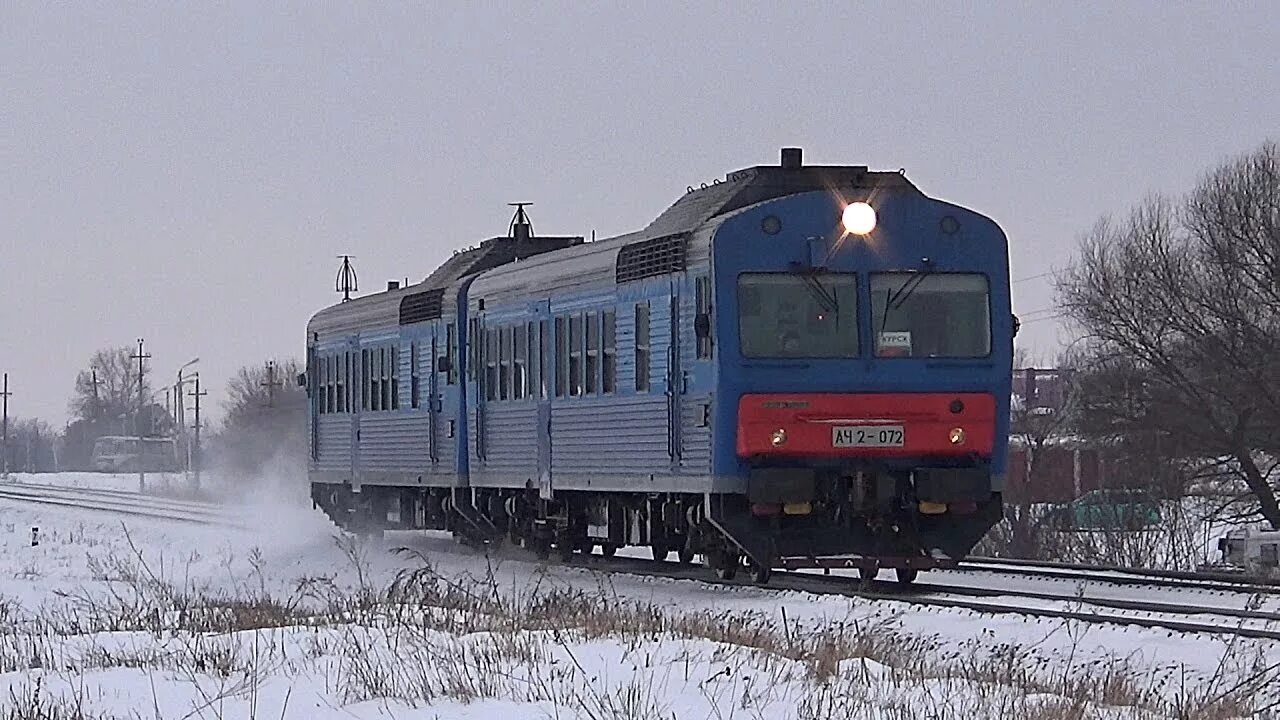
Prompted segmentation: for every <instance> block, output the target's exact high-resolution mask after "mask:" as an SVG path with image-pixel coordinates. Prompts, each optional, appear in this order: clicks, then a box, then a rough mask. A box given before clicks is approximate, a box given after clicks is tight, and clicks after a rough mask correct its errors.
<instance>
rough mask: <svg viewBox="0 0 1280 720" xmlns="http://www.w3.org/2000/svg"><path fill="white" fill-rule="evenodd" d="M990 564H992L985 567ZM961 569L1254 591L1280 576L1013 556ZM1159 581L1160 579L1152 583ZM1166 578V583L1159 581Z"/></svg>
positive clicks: (1272, 588)
mask: <svg viewBox="0 0 1280 720" xmlns="http://www.w3.org/2000/svg"><path fill="white" fill-rule="evenodd" d="M984 566H990V567H984ZM960 567H961V568H968V569H974V570H996V571H997V572H1010V573H1016V574H1023V575H1034V574H1038V573H1043V574H1044V575H1046V576H1057V577H1074V576H1081V575H1083V576H1088V577H1090V579H1094V577H1095V576H1096V578H1097V579H1098V580H1101V581H1105V580H1110V579H1112V578H1109V577H1106V576H1104V575H1102V574H1103V573H1114V574H1115V578H1117V579H1118V580H1119V583H1118V584H1134V583H1133V582H1132V581H1133V580H1135V579H1138V578H1142V579H1145V580H1144V581H1145V582H1146V583H1147V584H1151V585H1160V586H1164V587H1178V588H1183V587H1204V588H1207V589H1215V590H1216V589H1224V590H1231V591H1233V592H1240V591H1241V587H1245V588H1248V589H1249V590H1250V591H1252V592H1261V593H1280V579H1276V578H1258V577H1244V576H1242V575H1233V574H1231V573H1224V572H1215V573H1205V572H1190V571H1187V570H1154V569H1148V568H1129V567H1122V566H1120V565H1086V564H1083V563H1064V562H1053V561H1050V560H1015V559H1012V558H990V557H970V558H967V559H965V560H964V561H962V562H961V563H960ZM1153 581H1157V582H1153ZM1159 581H1164V582H1159Z"/></svg>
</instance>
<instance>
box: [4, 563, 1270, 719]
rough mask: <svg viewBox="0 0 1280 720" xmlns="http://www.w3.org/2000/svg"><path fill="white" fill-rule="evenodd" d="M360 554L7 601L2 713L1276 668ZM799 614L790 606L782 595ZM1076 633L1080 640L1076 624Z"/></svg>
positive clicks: (933, 698) (1201, 708)
mask: <svg viewBox="0 0 1280 720" xmlns="http://www.w3.org/2000/svg"><path fill="white" fill-rule="evenodd" d="M338 542H339V544H340V545H341V547H342V550H343V552H344V554H345V556H346V558H347V562H348V565H349V567H348V568H347V569H346V571H345V572H344V573H343V577H344V578H352V577H353V578H355V582H354V584H347V585H343V584H340V583H339V582H337V581H336V578H337V575H336V574H335V575H328V576H313V577H306V578H302V579H301V580H299V581H298V582H297V583H296V584H295V585H294V586H293V588H292V590H291V591H289V592H285V593H281V592H279V591H272V590H271V587H272V584H271V583H269V582H268V579H269V578H268V573H269V570H268V569H267V568H266V567H265V566H264V563H263V561H262V560H261V558H260V557H257V556H255V555H253V554H251V555H250V557H249V558H248V560H249V566H250V567H251V568H252V571H251V572H250V573H249V574H248V576H246V577H242V578H239V579H237V581H236V582H235V583H232V584H229V585H228V584H225V583H224V584H221V585H217V586H214V585H211V584H207V583H202V582H197V581H193V580H190V579H179V578H182V577H183V573H181V569H180V568H174V567H157V566H156V565H154V564H153V562H152V561H149V560H148V559H147V557H146V556H145V553H143V552H141V551H139V550H138V549H137V548H135V547H134V546H133V545H132V543H130V546H129V547H130V548H131V552H130V553H129V554H108V555H105V556H98V557H97V558H96V559H95V560H94V561H93V562H92V564H91V570H92V572H93V574H94V577H95V578H97V579H99V580H100V582H97V583H95V584H93V585H86V586H85V587H83V588H81V589H77V590H75V591H71V592H63V593H61V597H60V602H56V603H49V604H47V605H45V606H44V607H42V608H40V609H39V610H38V611H35V612H24V611H22V610H21V609H20V608H17V607H15V606H14V605H13V604H12V603H8V604H4V603H0V707H4V710H3V711H0V720H10V719H13V720H17V719H19V718H21V719H23V720H27V719H35V718H40V719H41V720H60V719H62V718H85V719H90V718H93V719H97V718H148V719H150V718H156V719H159V718H175V719H176V718H227V719H230V718H329V717H332V718H373V717H396V718H424V719H425V718H436V717H439V718H451V717H471V718H491V717H503V718H514V717H544V718H589V719H591V720H621V719H623V718H716V719H724V718H770V719H773V718H798V719H799V718H814V719H817V718H836V717H839V718H850V719H858V718H867V719H872V718H874V719H876V720H881V719H884V720H898V719H902V720H905V719H907V718H936V719H938V720H945V719H949V718H956V719H964V720H970V719H972V718H985V717H1016V718H1018V720H1050V719H1055V720H1056V719H1059V718H1135V719H1136V718H1144V719H1145V718H1156V717H1175V718H1188V719H1189V718H1208V719H1214V718H1234V717H1246V716H1249V715H1250V714H1251V713H1254V712H1256V711H1259V710H1261V709H1263V708H1265V707H1267V706H1268V705H1269V704H1270V703H1271V702H1273V697H1274V692H1273V691H1272V690H1271V683H1272V681H1273V680H1274V679H1275V674H1276V673H1275V668H1273V667H1268V666H1266V665H1265V664H1263V662H1262V658H1261V656H1254V657H1244V656H1243V655H1244V653H1243V652H1241V653H1230V652H1228V653H1226V654H1224V660H1223V662H1222V663H1221V666H1220V671H1219V674H1218V676H1217V677H1214V678H1208V679H1206V678H1197V679H1196V680H1194V681H1192V680H1190V679H1189V678H1187V677H1185V676H1183V675H1181V674H1180V673H1178V672H1176V669H1172V668H1164V669H1161V670H1151V669H1147V668H1143V667H1136V666H1131V665H1130V664H1129V663H1126V662H1124V661H1122V660H1118V659H1117V660H1111V661H1106V662H1103V661H1097V660H1090V661H1088V662H1079V663H1076V662H1070V661H1068V662H1065V663H1059V664H1048V663H1045V662H1044V660H1043V658H1042V657H1040V656H1039V655H1037V654H1036V653H1035V652H1034V647H1031V646H1029V645H1027V644H1024V643H1007V644H994V643H976V642H975V643H972V644H966V645H963V646H958V645H955V644H944V643H941V642H940V641H939V640H938V639H937V638H934V637H929V636H922V635H913V634H910V633H906V632H904V631H902V630H901V629H899V628H898V627H897V626H896V625H895V624H894V623H892V622H889V621H887V620H885V621H878V622H866V621H855V620H850V621H847V622H840V621H830V620H824V621H822V622H815V621H812V620H810V621H805V622H801V621H797V620H795V619H792V618H788V617H787V615H786V612H785V609H783V610H781V611H780V612H778V613H777V614H776V615H774V614H770V613H764V612H760V611H715V610H710V609H706V608H705V606H704V607H691V608H681V607H678V606H671V605H659V604H655V603H652V602H643V601H637V600H635V599H632V598H628V597H623V596H621V595H619V594H618V593H617V592H615V591H614V588H613V586H612V585H611V583H610V581H609V579H608V578H607V577H606V576H600V577H599V578H598V580H597V583H596V584H595V586H594V587H592V586H590V585H585V586H584V585H579V586H576V587H575V586H566V585H564V584H563V583H555V582H550V581H546V582H544V580H545V578H546V577H547V576H546V575H544V574H539V573H535V574H534V575H533V576H532V579H527V578H526V579H525V580H522V581H518V582H517V581H513V582H509V583H508V582H505V581H502V580H500V579H499V578H500V577H501V573H500V571H499V569H498V568H495V567H494V566H493V565H486V564H485V563H484V562H483V561H479V562H478V563H477V565H476V567H478V568H481V569H482V572H481V573H480V574H478V575H465V574H462V575H459V574H453V575H449V576H446V575H445V574H442V573H440V572H436V571H435V570H434V569H433V567H432V564H431V562H430V560H429V559H428V558H426V557H422V556H418V557H416V558H415V560H416V563H415V566H416V567H417V569H415V570H411V571H405V572H402V573H400V574H399V576H398V577H396V579H395V580H394V582H391V583H388V584H382V585H378V584H375V583H374V582H372V581H371V580H369V579H368V578H369V573H368V572H367V571H366V570H365V566H366V558H365V556H364V553H365V552H366V548H364V547H363V546H361V545H359V544H357V543H355V542H354V541H351V540H349V539H340V540H338ZM781 607H783V608H785V606H781ZM1077 627H1078V626H1070V625H1064V626H1062V629H1061V631H1062V632H1066V633H1071V632H1078V630H1077V629H1076V628H1077Z"/></svg>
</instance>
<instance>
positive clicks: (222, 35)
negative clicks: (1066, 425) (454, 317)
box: [0, 2, 1280, 425]
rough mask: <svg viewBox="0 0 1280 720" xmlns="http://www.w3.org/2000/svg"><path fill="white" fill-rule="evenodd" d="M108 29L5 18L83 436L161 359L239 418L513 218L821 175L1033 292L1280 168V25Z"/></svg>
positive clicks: (646, 18) (931, 16)
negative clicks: (775, 169)
mask: <svg viewBox="0 0 1280 720" xmlns="http://www.w3.org/2000/svg"><path fill="white" fill-rule="evenodd" d="M104 5H105V4H100V3H62V4H52V3H31V4H28V5H25V6H20V5H16V4H15V3H12V2H5V3H0V263H2V265H0V370H5V371H8V372H9V374H10V383H11V385H12V386H13V387H12V389H13V390H14V392H15V396H14V398H13V401H12V405H11V411H12V412H13V413H15V414H17V415H21V416H32V415H38V416H41V417H43V418H46V419H48V420H50V421H52V422H53V423H55V424H57V425H61V424H62V423H63V422H64V421H65V420H66V415H67V401H68V399H69V397H70V394H71V390H72V385H73V380H74V377H75V374H76V371H77V370H79V369H81V368H83V367H85V366H86V362H87V359H88V357H89V355H90V354H91V353H92V352H93V351H94V350H95V349H98V348H101V347H105V346H110V345H122V344H128V343H131V342H134V341H135V340H136V338H138V337H144V338H146V340H147V349H148V350H149V351H150V352H151V353H152V354H153V355H154V361H153V368H154V370H155V371H156V372H157V373H159V374H160V376H161V377H163V378H172V377H173V374H174V372H175V370H176V369H177V367H178V366H179V365H181V364H182V363H184V362H185V361H187V360H189V359H191V358H192V357H195V356H199V357H200V358H201V362H200V366H199V367H200V368H201V374H202V378H203V379H204V381H205V383H206V384H207V385H208V386H209V389H210V390H211V391H212V394H211V396H210V399H220V398H219V394H220V390H221V389H222V386H223V383H224V381H225V379H226V378H227V377H228V376H229V375H230V374H231V373H233V372H234V371H235V369H236V368H237V367H238V366H240V365H243V364H257V363H261V362H263V361H264V360H266V359H267V358H286V357H300V356H301V355H302V353H303V347H304V326H305V323H306V321H307V318H308V317H309V316H310V315H311V314H312V313H313V312H314V311H315V310H317V309H318V308H320V307H322V306H324V305H326V304H329V303H330V302H332V301H333V300H334V299H335V295H334V294H333V282H334V274H335V272H336V270H337V261H336V260H335V259H334V256H335V255H337V254H339V253H344V252H347V253H352V254H354V255H356V256H358V259H357V260H356V267H357V270H358V272H359V274H360V280H361V289H362V290H376V289H379V288H380V287H384V286H385V282H386V280H388V279H390V278H404V277H409V278H412V279H414V280H417V279H420V278H421V277H423V276H424V275H426V274H427V273H428V272H429V271H430V270H431V269H432V268H433V267H435V266H436V264H438V263H439V262H440V261H441V260H442V259H443V258H445V257H447V256H448V255H449V253H450V251H452V250H453V249H455V248H458V247H460V246H463V245H467V244H471V243H474V242H476V241H477V240H480V239H482V238H484V237H488V236H490V235H494V234H501V233H503V232H505V230H506V227H507V222H508V220H509V210H508V208H507V207H506V205H505V203H507V202H508V201H513V200H531V201H533V202H535V206H534V207H533V209H532V218H533V221H534V225H535V229H536V230H537V231H539V232H541V233H543V234H552V233H566V234H568V233H573V234H584V235H588V236H589V235H590V233H591V231H592V230H595V231H596V232H597V233H598V234H600V235H601V236H607V235H613V234H618V233H621V232H625V231H629V230H633V229H637V228H639V227H642V226H643V225H645V224H646V223H647V222H648V221H649V220H650V219H652V218H653V217H654V216H655V215H656V214H657V213H659V212H660V211H661V210H663V209H664V208H665V207H666V206H667V205H668V204H670V203H671V202H672V201H674V200H675V199H676V198H678V197H679V196H680V195H681V194H682V193H683V192H684V188H685V187H686V186H687V185H690V184H695V185H696V184H698V183H701V182H708V181H710V180H712V179H713V178H716V177H721V176H723V175H724V173H726V172H728V171H731V170H735V169H738V168H741V167H746V166H750V165H755V164H765V163H769V164H772V163H776V162H777V158H778V149H779V148H780V147H782V146H784V145H798V146H802V147H803V148H804V150H805V160H806V162H813V163H831V164H869V165H871V166H872V167H874V168H879V169H897V168H900V167H901V168H906V170H907V173H908V176H909V177H910V178H911V179H912V180H913V181H915V182H916V184H917V185H919V186H920V187H921V188H922V189H923V190H924V191H925V192H927V193H929V194H931V195H935V196H937V197H941V198H945V199H947V200H951V201H954V202H958V203H961V204H963V205H967V206H970V207H972V208H975V209H977V210H979V211H982V212H984V213H986V214H988V215H990V216H992V217H993V218H995V219H996V220H997V221H998V222H999V223H1001V224H1002V225H1003V226H1004V228H1005V229H1006V231H1007V232H1008V234H1009V238H1010V241H1011V244H1012V256H1013V258H1012V262H1013V274H1014V277H1015V278H1026V277H1032V276H1037V275H1039V274H1041V273H1044V272H1047V271H1050V270H1053V269H1057V268H1061V267H1063V266H1064V265H1067V264H1068V263H1070V261H1071V256H1072V247H1073V245H1074V243H1075V240H1076V238H1077V237H1078V235H1079V233H1080V232H1081V231H1083V230H1085V229H1087V228H1088V227H1089V226H1090V225H1091V224H1092V223H1093V221H1094V220H1095V218H1096V217H1097V216H1098V215H1099V214H1101V213H1104V212H1123V211H1124V210H1125V209H1126V208H1127V207H1128V206H1129V205H1130V204H1131V203H1133V202H1134V201H1136V200H1139V199H1141V197H1142V196H1143V195H1144V194H1147V193H1148V192H1152V191H1163V192H1178V191H1180V190H1183V189H1185V188H1187V187H1188V186H1189V185H1190V184H1192V183H1193V182H1194V181H1195V179H1196V177H1197V175H1198V174H1199V173H1200V172H1201V171H1202V170H1203V169H1204V168H1206V167H1207V166H1209V165H1211V164H1213V163H1216V162H1218V161H1219V160H1220V159H1222V158H1223V157H1224V156H1227V155H1231V154H1236V153H1240V152H1243V151H1247V150H1250V149H1253V148H1255V147H1256V146H1258V145H1259V144H1260V143H1261V142H1263V140H1265V139H1267V138H1268V137H1271V138H1272V139H1280V92H1278V91H1277V89H1278V88H1280V50H1278V49H1277V48H1278V47H1280V42H1278V39H1280V13H1277V12H1276V10H1275V7H1274V5H1272V4H1270V3H1265V2H1257V3H1246V4H1234V5H1231V6H1225V5H1220V4H1218V3H1214V4H1204V5H1201V6H1189V5H1181V6H1180V7H1173V6H1172V5H1173V4H1170V3H1164V2H1153V3H1135V4H1129V5H1126V6H1124V7H1122V8H1120V9H1107V10H1091V9H1089V8H1087V7H1084V6H1083V5H1082V4H1077V3H1053V4H1049V3H1035V4H1027V5H1035V7H1031V8H1029V9H1028V8H1025V7H1023V5H1022V4H1013V3H1009V4H1001V5H996V4H985V5H983V8H982V9H979V10H976V11H968V10H960V9H958V7H959V5H960V4H943V3H896V2H895V3H883V4H857V5H856V6H855V4H853V3H834V2H833V3H823V4H805V5H804V6H803V7H802V8H795V7H792V4H791V3H778V4H777V7H772V6H766V5H759V4H757V5H754V7H752V8H751V9H744V8H747V7H748V6H747V5H746V4H721V5H718V6H713V5H710V4H704V3H689V4H680V5H677V4H676V3H661V2H656V3H637V4H635V5H636V6H637V7H636V8H633V9H619V8H610V7H607V4H605V3H600V4H586V3H564V4H559V3H549V2H540V3H536V4H527V5H524V6H523V7H508V6H507V5H505V4H501V3H499V4H495V5H494V6H492V7H491V8H490V9H487V10H486V9H477V8H475V7H472V5H473V4H472V3H466V4H464V3H456V4H447V5H436V6H418V5H408V6H402V5H397V6H395V7H387V6H384V4H381V3H379V4H376V5H377V8H375V7H374V5H375V4H373V3H360V4H357V5H356V6H355V7H348V8H346V9H340V8H338V7H337V4H336V3H317V4H316V5H317V6H320V5H323V6H325V7H326V8H327V9H324V10H319V9H311V8H309V7H307V6H301V5H299V6H294V7H292V8H290V9H276V10H263V9H261V8H259V3H250V2H241V3H232V4H230V7H222V8H219V9H209V8H205V7H201V5H202V4H199V3H182V4H168V3H162V4H158V5H156V6H155V7H153V8H151V9H149V10H141V9H138V8H134V9H131V10H122V9H119V8H111V7H104ZM685 5H690V6H693V8H692V9H690V8H689V7H681V6H685ZM1107 5H1110V4H1109V3H1108V4H1107ZM582 6H586V7H587V9H583V7H582ZM640 6H644V7H640ZM1049 281H1050V279H1049V278H1037V279H1032V280H1028V281H1025V282H1019V283H1017V284H1016V285H1015V297H1014V307H1015V310H1017V311H1019V312H1021V313H1024V314H1026V313H1028V312H1029V311H1035V310H1042V309H1045V308H1049V307H1051V306H1052V300H1053V298H1052V286H1051V284H1050V282H1049ZM1044 315H1051V313H1040V314H1039V315H1038V316H1037V315H1029V316H1028V317H1040V316H1044ZM1061 338H1062V333H1061V332H1060V329H1059V328H1058V327H1057V326H1056V323H1055V322H1054V321H1053V320H1052V319H1050V320H1047V321H1045V320H1041V321H1036V322H1029V323H1028V324H1027V325H1026V326H1025V329H1024V335H1023V338H1022V339H1023V340H1025V341H1026V342H1027V343H1028V344H1030V345H1031V346H1033V347H1034V349H1035V350H1037V351H1038V352H1040V353H1042V354H1052V350H1053V348H1054V347H1056V346H1057V344H1058V343H1059V342H1060V340H1061Z"/></svg>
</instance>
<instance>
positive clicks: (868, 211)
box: [841, 201, 876, 235]
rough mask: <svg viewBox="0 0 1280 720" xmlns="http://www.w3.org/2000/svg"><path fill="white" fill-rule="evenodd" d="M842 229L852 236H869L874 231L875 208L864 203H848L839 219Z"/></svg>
mask: <svg viewBox="0 0 1280 720" xmlns="http://www.w3.org/2000/svg"><path fill="white" fill-rule="evenodd" d="M841 220H842V221H843V222H844V229H845V230H847V231H848V232H851V233H853V234H854V235H869V234H870V233H871V231H872V230H875V229H876V211H875V208H873V207H871V206H870V205H868V204H866V203H864V202H861V201H859V202H855V203H849V205H848V206H846V207H845V209H844V215H843V217H841Z"/></svg>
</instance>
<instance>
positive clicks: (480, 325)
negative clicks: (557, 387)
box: [468, 315, 497, 470]
mask: <svg viewBox="0 0 1280 720" xmlns="http://www.w3.org/2000/svg"><path fill="white" fill-rule="evenodd" d="M493 340H494V338H491V337H489V335H488V333H487V332H486V331H485V323H484V316H482V315H477V316H476V317H474V318H472V320H471V333H470V337H469V339H468V342H469V343H470V344H471V346H472V347H473V348H475V355H474V356H473V357H474V358H475V378H476V382H475V396H474V397H473V398H472V399H473V400H474V401H475V402H474V404H473V405H472V407H474V408H475V410H474V417H475V421H474V424H473V430H474V432H473V433H472V438H473V439H472V441H471V442H472V446H473V450H474V452H473V455H472V460H473V463H474V466H473V470H476V469H481V468H483V466H484V458H485V404H486V400H487V398H488V397H489V393H490V392H492V391H493V388H491V387H490V385H491V384H492V383H495V382H496V381H497V378H491V377H489V375H490V373H489V362H490V359H491V358H492V359H493V360H495V361H496V360H497V358H496V357H493V356H494V354H495V352H496V350H497V347H496V346H495V347H490V346H491V345H493Z"/></svg>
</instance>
